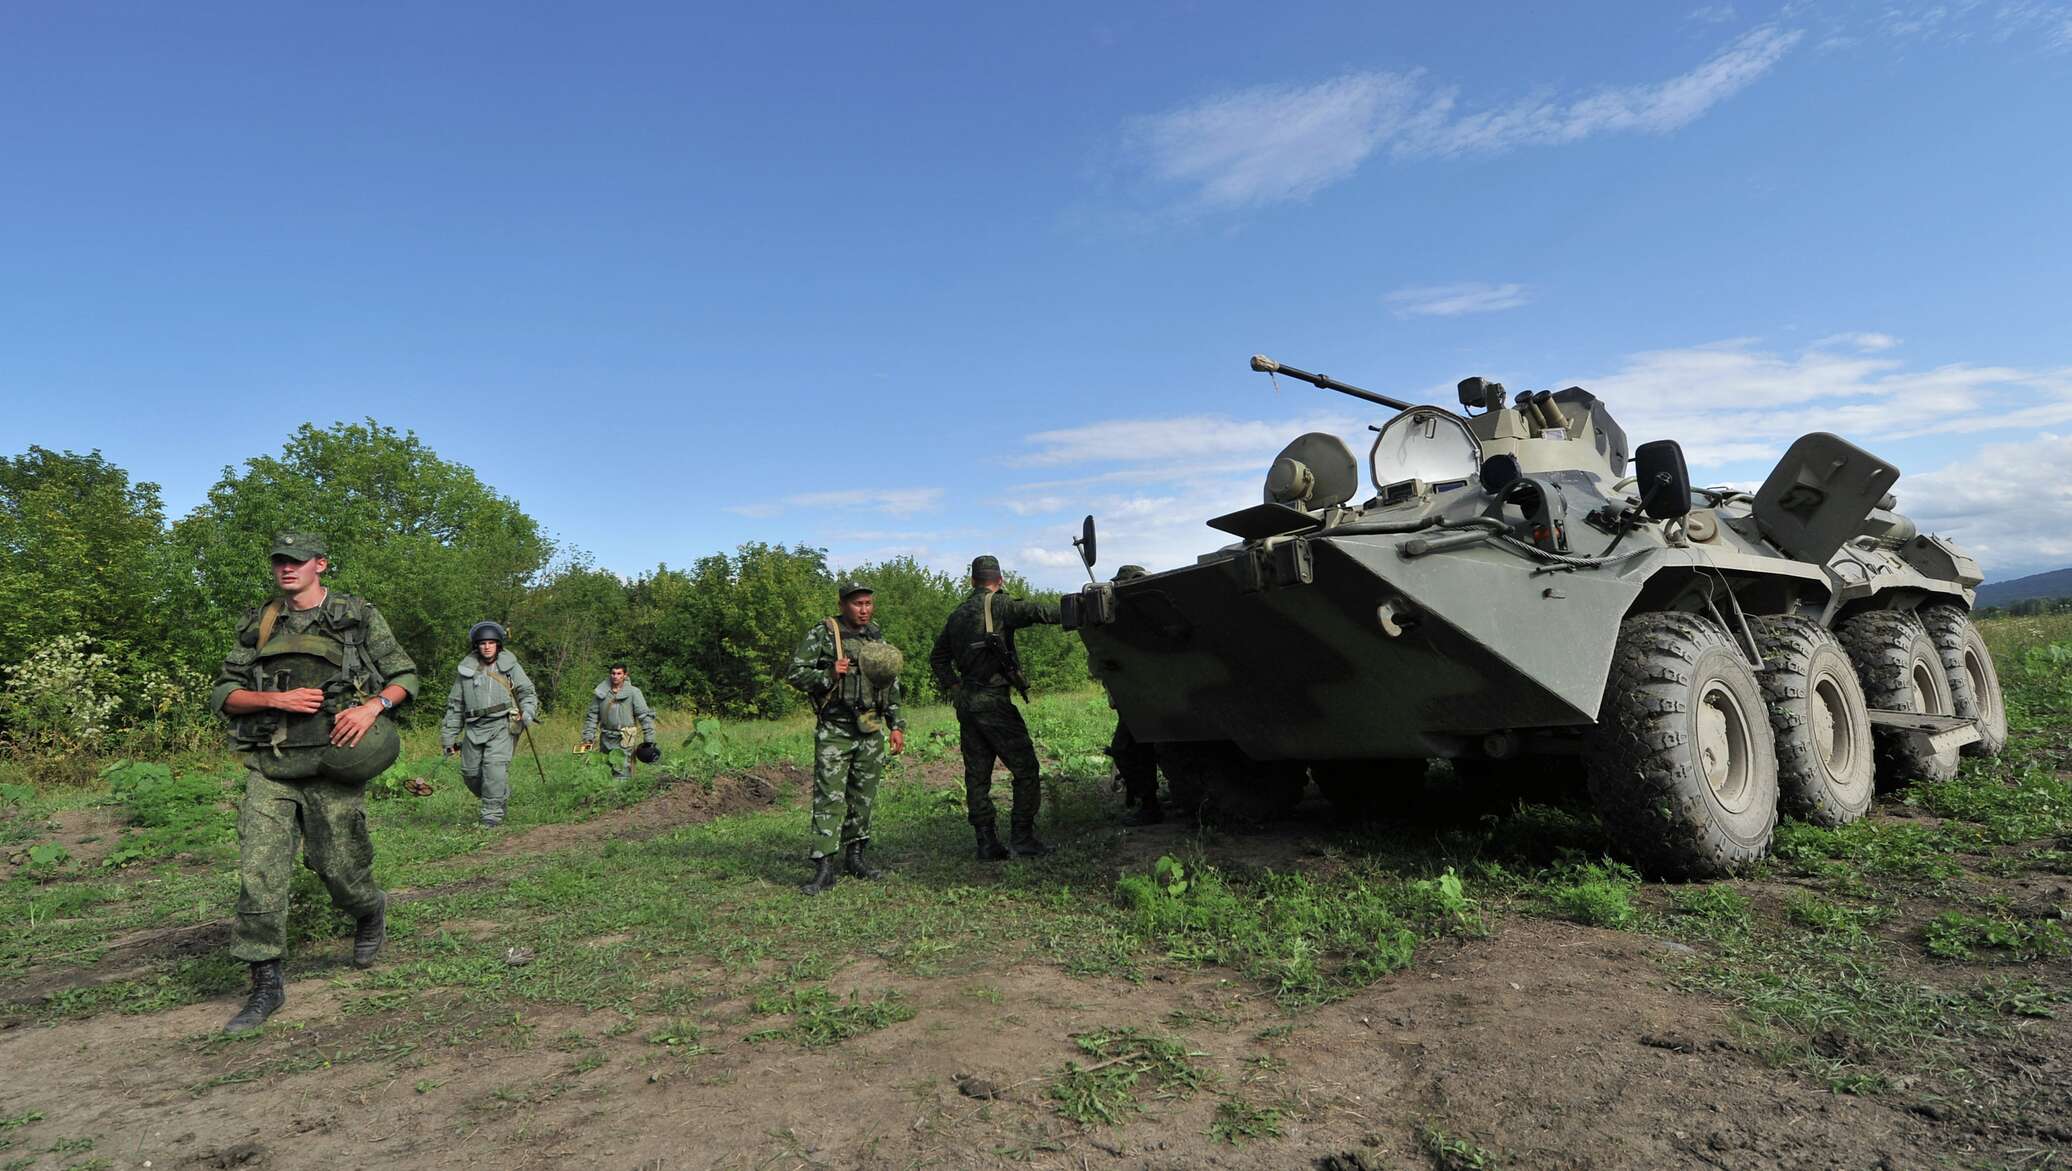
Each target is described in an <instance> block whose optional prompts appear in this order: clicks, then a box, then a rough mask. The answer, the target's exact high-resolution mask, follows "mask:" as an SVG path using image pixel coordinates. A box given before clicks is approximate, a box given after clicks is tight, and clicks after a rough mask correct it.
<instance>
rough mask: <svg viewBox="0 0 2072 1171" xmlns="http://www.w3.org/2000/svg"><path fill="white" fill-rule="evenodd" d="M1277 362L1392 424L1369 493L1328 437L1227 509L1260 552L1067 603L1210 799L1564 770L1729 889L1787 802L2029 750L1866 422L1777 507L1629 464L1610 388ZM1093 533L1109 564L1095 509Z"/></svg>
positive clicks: (1232, 548) (1788, 465) (1375, 802)
mask: <svg viewBox="0 0 2072 1171" xmlns="http://www.w3.org/2000/svg"><path fill="white" fill-rule="evenodd" d="M1252 368H1253V369H1254V370H1258V371H1261V372H1265V373H1269V374H1278V375H1285V376H1288V377H1292V378H1297V379H1301V380H1303V381H1306V382H1309V383H1312V384H1314V385H1316V386H1319V387H1323V388H1326V389H1329V390H1335V391H1339V392H1341V393H1344V394H1348V395H1351V396H1353V397H1355V398H1359V399H1362V400H1364V401H1367V402H1370V403H1373V404H1375V405H1377V406H1380V407H1384V408H1387V410H1388V411H1389V412H1390V417H1389V418H1387V420H1386V422H1383V423H1381V424H1380V425H1378V426H1374V427H1372V428H1371V430H1372V432H1373V441H1372V443H1371V445H1370V446H1369V449H1368V452H1367V461H1366V462H1367V468H1366V472H1367V477H1366V483H1365V484H1363V483H1362V481H1361V475H1360V471H1361V469H1360V467H1359V463H1358V461H1357V460H1356V459H1355V457H1354V455H1353V452H1352V450H1351V449H1350V448H1349V447H1348V446H1347V445H1346V444H1345V442H1344V441H1343V440H1341V439H1339V438H1338V437H1337V436H1334V435H1330V434H1325V433H1322V432H1314V433H1311V434H1307V435H1303V436H1301V437H1299V438H1297V439H1295V440H1294V442H1292V443H1290V444H1289V445H1288V446H1287V448H1286V449H1285V450H1283V451H1282V452H1281V454H1280V455H1279V457H1278V458H1276V459H1275V460H1274V461H1273V464H1272V466H1271V467H1270V468H1268V469H1267V473H1266V479H1265V484H1264V488H1263V493H1262V495H1263V499H1262V501H1261V502H1260V503H1259V504H1256V505H1253V506H1251V507H1249V508H1245V509H1241V510H1239V511H1237V512H1233V513H1229V514H1228V515H1225V516H1219V517H1216V518H1215V519H1213V520H1210V521H1209V522H1208V523H1209V525H1210V527H1212V528H1214V529H1217V530H1220V531H1221V532H1223V533H1225V534H1227V535H1228V536H1229V537H1231V538H1233V540H1232V541H1231V542H1230V543H1228V544H1225V545H1223V546H1222V547H1221V548H1218V549H1216V550H1215V551H1213V552H1210V553H1205V554H1203V555H1202V556H1201V557H1199V558H1198V559H1197V560H1196V561H1195V563H1194V564H1192V565H1183V566H1180V567H1177V568H1171V569H1165V570H1163V571H1160V572H1154V573H1150V574H1148V575H1145V576H1142V577H1135V578H1131V579H1129V580H1124V581H1114V582H1096V583H1093V584H1089V585H1087V586H1085V587H1083V588H1082V589H1081V590H1080V591H1079V592H1078V593H1077V594H1074V595H1068V596H1067V597H1066V599H1065V602H1066V606H1065V623H1066V625H1067V627H1068V628H1073V629H1076V630H1078V632H1079V634H1080V636H1081V637H1082V638H1083V639H1084V640H1085V643H1086V649H1087V655H1088V659H1089V662H1090V664H1091V666H1092V670H1093V672H1094V674H1095V676H1096V677H1097V678H1098V679H1099V680H1100V681H1101V682H1102V684H1103V685H1104V686H1105V687H1106V688H1107V690H1108V693H1109V696H1110V698H1111V700H1112V702H1113V703H1114V705H1115V708H1116V710H1117V712H1118V713H1119V715H1120V717H1121V718H1122V720H1123V721H1124V722H1125V723H1126V724H1127V725H1128V727H1129V729H1130V731H1131V732H1132V733H1133V734H1134V735H1135V736H1136V738H1137V739H1138V740H1139V741H1144V742H1148V743H1153V744H1156V745H1157V747H1158V752H1159V758H1160V763H1161V767H1162V768H1163V769H1164V771H1165V773H1166V775H1167V778H1168V782H1169V784H1170V785H1171V786H1172V787H1173V789H1174V790H1175V796H1176V797H1177V798H1179V799H1180V800H1181V801H1182V802H1183V803H1186V802H1189V801H1190V800H1191V799H1193V798H1196V797H1199V798H1200V799H1202V800H1203V801H1205V802H1206V808H1208V809H1209V810H1211V811H1214V812H1218V813H1220V814H1222V815H1224V816H1227V817H1233V818H1238V819H1256V818H1266V817H1272V816H1274V815H1276V814H1277V813H1280V812H1285V811H1286V810H1287V809H1288V808H1290V807H1291V806H1292V805H1293V804H1294V803H1295V802H1296V801H1297V800H1298V799H1299V798H1300V797H1301V796H1302V794H1303V791H1304V788H1305V786H1306V785H1307V784H1308V782H1309V781H1311V780H1314V781H1315V782H1316V784H1317V785H1318V787H1319V788H1320V789H1322V791H1323V792H1324V794H1325V795H1326V796H1327V797H1329V798H1330V799H1331V800H1332V802H1333V803H1334V804H1336V805H1337V806H1338V807H1339V808H1341V809H1342V810H1343V811H1344V812H1345V813H1346V814H1348V815H1350V816H1367V815H1371V814H1373V813H1376V812H1383V811H1386V810H1387V808H1388V807H1389V803H1390V802H1391V801H1392V800H1395V799H1400V798H1401V797H1403V796H1405V795H1406V794H1405V789H1406V786H1409V785H1412V784H1418V783H1421V782H1422V779H1423V777H1424V775H1425V770H1426V767H1427V765H1428V763H1429V762H1430V761H1432V760H1433V759H1436V758H1445V759H1448V760H1451V761H1452V762H1454V766H1455V768H1456V770H1457V771H1459V772H1460V773H1461V774H1463V775H1464V776H1474V775H1478V774H1484V773H1488V772H1490V771H1492V770H1494V769H1496V768H1499V767H1503V768H1508V769H1510V770H1511V771H1512V774H1513V776H1514V777H1515V776H1521V775H1522V776H1524V777H1526V778H1528V779H1530V778H1532V777H1536V776H1545V777H1549V778H1551V777H1554V776H1557V775H1559V774H1560V773H1561V771H1562V769H1561V768H1560V767H1554V766H1558V765H1561V764H1562V763H1564V762H1566V763H1567V765H1568V766H1569V767H1570V768H1571V769H1572V768H1573V767H1574V766H1575V765H1576V764H1580V765H1581V768H1582V771H1583V772H1584V773H1585V775H1586V777H1587V784H1588V787H1589V791H1590V794H1591V797H1592V800H1593V802H1594V803H1595V805H1596V806H1597V808H1598V809H1599V811H1600V813H1601V815H1602V818H1603V821H1604V824H1605V826H1606V827H1607V829H1608V831H1609V832H1610V834H1611V836H1612V838H1613V840H1614V842H1615V843H1616V844H1617V845H1618V847H1619V848H1620V849H1621V850H1622V851H1623V852H1624V853H1625V854H1626V855H1627V856H1629V857H1630V858H1632V859H1633V860H1634V861H1635V862H1637V863H1639V864H1640V865H1641V866H1643V867H1644V868H1646V869H1648V870H1650V871H1651V872H1653V873H1656V874H1661V875H1664V876H1670V877H1706V876H1712V875H1718V874H1722V873H1727V872H1730V871H1732V870H1734V869H1735V868H1737V867H1739V866H1741V865H1743V864H1745V863H1748V862H1750V861H1752V860H1754V859H1756V858H1760V857H1761V856H1763V854H1764V853H1765V852H1766V851H1767V850H1768V848H1769V844H1770V839H1771V834H1772V831H1773V830H1774V828H1775V826H1776V822H1777V815H1778V813H1779V811H1780V810H1782V811H1783V812H1785V813H1787V814H1790V815H1792V816H1795V817H1799V818H1802V819H1806V820H1810V821H1814V822H1817V823H1820V824H1823V825H1840V824H1843V823H1846V822H1849V821H1852V820H1854V819H1856V818H1858V817H1861V816H1862V815H1863V813H1864V811H1865V810H1866V809H1867V808H1868V807H1869V805H1870V802H1871V798H1872V796H1873V793H1874V791H1875V790H1876V789H1877V788H1878V787H1880V786H1893V785H1899V784H1903V783H1905V782H1906V781H1907V780H1909V779H1912V778H1917V777H1921V778H1932V779H1939V778H1945V777H1948V776H1950V775H1951V774H1952V773H1953V772H1954V771H1955V770H1956V768H1957V763H1958V757H1959V755H1960V753H1980V754H1990V753H1993V752H1997V751H1998V750H1999V748H2000V746H2001V744H2002V743H2003V742H2004V741H2005V738H2006V734H2007V718H2006V713H2005V710H2004V707H2003V705H2002V699H2001V692H2000V685H1999V681H1998V679H1997V677H1996V676H1995V674H1994V669H1993V660H1992V656H1991V655H1990V654H1989V653H1988V652H1987V650H1986V646H1985V643H1984V641H1983V640H1982V639H1981V638H1980V637H1979V634H1978V631H1977V630H1976V629H1975V628H1974V626H1973V625H1972V623H1971V621H1970V611H1971V604H1972V599H1973V596H1974V590H1975V588H1976V587H1977V586H1978V584H1979V581H1980V575H1979V570H1978V565H1977V563H1976V562H1975V561H1973V560H1972V558H1971V557H1969V556H1967V555H1966V554H1965V553H1964V552H1963V551H1962V550H1961V549H1959V548H1958V547H1957V546H1956V545H1954V544H1952V543H1951V542H1949V541H1947V540H1945V539H1943V538H1941V537H1938V536H1934V535H1930V534H1925V533H1921V532H1919V531H1918V529H1917V528H1916V526H1915V525H1914V523H1913V522H1912V521H1911V520H1909V519H1908V518H1907V517H1905V516H1903V515H1901V514H1899V513H1898V512H1895V511H1894V506H1895V502H1894V497H1893V495H1892V488H1893V485H1894V483H1895V482H1896V481H1897V480H1898V478H1899V471H1898V469H1897V468H1895V467H1894V466H1893V465H1891V464H1889V463H1887V462H1885V461H1883V460H1881V459H1879V458H1878V457H1876V456H1874V455H1872V454H1870V453H1869V452H1867V451H1864V450H1863V449H1861V448H1858V447H1856V446H1854V445H1852V444H1850V443H1848V442H1847V441H1845V440H1843V439H1841V438H1839V437H1837V436H1834V435H1830V434H1825V433H1816V434H1810V435H1806V436H1804V437H1802V438H1800V439H1799V440H1798V441H1797V442H1795V443H1793V444H1792V445H1791V446H1790V447H1789V448H1788V449H1787V450H1786V451H1785V452H1784V456H1783V458H1782V459H1781V460H1780V461H1779V462H1778V464H1777V466H1776V469H1775V470H1774V471H1772V472H1771V473H1770V475H1769V477H1768V479H1766V480H1765V481H1764V482H1763V484H1762V486H1761V487H1760V488H1758V489H1757V490H1756V491H1755V492H1753V493H1749V492H1745V491H1738V490H1735V489H1732V488H1704V487H1698V488H1694V487H1693V486H1692V484H1691V483H1690V476H1689V473H1688V472H1687V470H1686V468H1685V464H1684V458H1683V453H1682V450H1681V449H1680V448H1679V447H1678V445H1677V443H1676V441H1675V440H1671V439H1658V440H1655V441H1653V442H1649V443H1642V444H1640V445H1638V446H1637V447H1634V448H1631V449H1630V450H1629V448H1628V446H1627V438H1626V433H1625V432H1624V430H1622V429H1621V428H1620V426H1619V424H1618V423H1617V422H1616V421H1615V420H1614V419H1613V417H1612V413H1611V411H1610V409H1609V408H1608V407H1607V405H1606V404H1605V403H1604V402H1602V401H1600V400H1599V399H1598V398H1597V397H1596V396H1595V395H1592V394H1591V393H1590V392H1588V391H1587V390H1584V389H1583V388H1581V387H1569V388H1568V389H1566V390H1558V391H1551V392H1549V391H1539V392H1529V393H1522V394H1519V395H1517V396H1515V397H1511V396H1510V395H1508V394H1507V392H1506V391H1505V389H1504V388H1503V386H1502V385H1501V384H1498V383H1493V382H1489V381H1487V380H1485V379H1481V378H1470V379H1467V380H1465V381H1463V382H1461V383H1460V386H1459V398H1460V403H1459V407H1460V409H1459V410H1458V411H1456V410H1453V409H1449V408H1446V407H1441V406H1435V405H1428V404H1418V403H1410V402H1405V401H1402V400H1399V399H1394V398H1390V397H1388V396H1386V395H1380V394H1375V393H1372V392H1370V391H1366V390H1362V389H1360V388H1359V387H1356V386H1350V385H1348V384H1346V383H1342V382H1339V381H1337V380H1336V379H1332V378H1329V377H1326V376H1323V375H1318V374H1311V373H1309V372H1307V371H1303V370H1298V369H1295V368H1293V367H1290V366H1284V365H1281V364H1280V363H1278V362H1275V361H1273V360H1272V359H1270V358H1266V357H1263V356H1261V357H1255V358H1253V359H1252ZM1361 496H1365V497H1366V499H1364V500H1359V501H1356V498H1357V497H1361ZM1077 543H1079V544H1080V545H1081V555H1082V557H1083V558H1084V559H1085V560H1086V562H1087V565H1088V568H1089V571H1091V569H1092V567H1093V564H1094V551H1095V535H1094V521H1093V518H1092V517H1089V518H1087V522H1086V528H1085V533H1084V536H1083V538H1082V541H1081V542H1077ZM1089 576H1092V574H1091V572H1090V573H1089Z"/></svg>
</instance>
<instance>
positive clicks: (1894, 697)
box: [1840, 610, 1957, 789]
mask: <svg viewBox="0 0 2072 1171" xmlns="http://www.w3.org/2000/svg"><path fill="white" fill-rule="evenodd" d="M1840 634H1841V636H1842V645H1843V646H1845V647H1847V648H1849V658H1850V661H1852V662H1854V663H1855V664H1856V678H1857V679H1858V680H1859V681H1861V682H1862V684H1863V698H1864V702H1866V703H1868V704H1869V705H1870V706H1871V707H1873V708H1878V709H1881V710H1884V711H1896V712H1919V713H1921V714H1923V715H1939V716H1948V715H1955V714H1956V710H1957V709H1956V704H1955V703H1954V702H1953V701H1952V700H1951V698H1950V676H1949V672H1947V671H1945V670H1944V669H1943V661H1942V652H1940V651H1938V650H1937V649H1936V647H1935V640H1934V639H1932V638H1930V637H1928V629H1927V627H1924V626H1922V625H1921V622H1920V619H1918V618H1915V617H1914V616H1913V615H1912V614H1908V613H1905V612H1904V611H1900V610H1872V611H1869V612H1868V613H1863V614H1858V615H1857V616H1856V617H1854V618H1851V619H1850V620H1849V621H1847V622H1844V623H1843V624H1842V629H1841V631H1840ZM1871 733H1872V735H1871V739H1872V742H1873V743H1874V744H1875V745H1876V746H1877V760H1878V784H1879V786H1880V787H1882V788H1886V789H1894V788H1898V787H1899V786H1901V785H1904V784H1906V783H1907V782H1908V781H1912V780H1923V781H1946V780H1948V779H1950V778H1951V777H1954V776H1956V775H1957V750H1956V749H1954V748H1952V749H1949V750H1947V751H1944V752H1929V751H1927V750H1926V749H1925V748H1923V747H1922V745H1921V742H1920V740H1919V738H1917V737H1915V736H1912V735H1909V734H1908V733H1907V732H1905V731H1904V730H1902V729H1899V728H1876V727H1874V728H1872V729H1871Z"/></svg>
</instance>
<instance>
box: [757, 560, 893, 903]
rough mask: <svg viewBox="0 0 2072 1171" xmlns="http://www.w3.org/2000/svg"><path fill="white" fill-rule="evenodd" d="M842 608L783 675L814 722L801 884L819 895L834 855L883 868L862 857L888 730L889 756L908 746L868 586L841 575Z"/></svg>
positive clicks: (869, 873)
mask: <svg viewBox="0 0 2072 1171" xmlns="http://www.w3.org/2000/svg"><path fill="white" fill-rule="evenodd" d="M836 592H837V593H838V594H839V595H840V602H841V611H842V612H841V614H840V616H838V617H834V618H829V619H826V620H825V621H823V622H821V623H820V624H819V625H817V626H815V627H814V628H813V629H812V630H810V631H808V632H807V633H806V637H805V638H803V639H801V640H800V641H799V645H798V649H796V650H794V651H792V653H791V665H790V666H789V667H787V668H786V669H785V672H784V678H785V681H786V682H788V683H790V684H791V685H792V686H793V687H796V688H798V689H799V690H800V691H803V692H805V693H806V695H807V697H808V698H810V699H811V700H812V701H813V706H814V709H815V711H816V713H817V714H818V716H819V718H818V719H817V720H816V721H815V722H814V725H813V844H812V846H811V848H810V849H809V850H808V851H807V858H808V859H809V860H810V861H811V862H812V863H813V877H812V879H811V880H809V881H808V882H807V883H806V884H805V885H804V886H802V887H800V888H799V889H800V890H803V891H805V892H806V893H807V894H809V895H817V894H819V893H820V892H822V891H824V890H826V889H828V888H829V887H831V886H833V885H834V884H835V855H836V854H837V853H840V854H841V855H842V868H843V869H845V870H847V871H848V872H849V874H850V875H851V876H852V877H855V878H878V877H881V876H882V872H881V871H879V870H878V869H877V868H876V867H874V866H872V865H870V864H869V863H868V862H865V861H864V859H863V849H864V844H865V843H866V842H868V841H870V836H871V810H872V807H873V806H874V805H876V803H877V799H878V782H879V781H880V779H881V778H882V777H883V776H884V774H885V755H886V753H885V741H886V731H887V729H890V732H891V741H892V752H893V754H894V755H897V754H898V753H901V752H904V751H905V750H906V717H905V716H904V715H902V714H901V713H900V710H899V668H900V655H899V651H898V650H897V648H895V647H893V646H892V644H890V643H888V642H886V641H885V636H884V634H883V633H882V632H880V631H879V630H878V625H877V623H875V622H872V621H871V615H872V614H873V613H874V612H875V611H876V609H877V601H876V599H875V597H874V596H873V595H872V593H871V588H870V586H868V585H866V584H864V583H863V582H860V581H846V582H843V583H842V584H841V586H840V587H839V589H838V590H837V591H836Z"/></svg>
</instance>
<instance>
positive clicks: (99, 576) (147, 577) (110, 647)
mask: <svg viewBox="0 0 2072 1171" xmlns="http://www.w3.org/2000/svg"><path fill="white" fill-rule="evenodd" d="M171 566H172V561H171V560H170V559H169V557H168V555H167V549H166V545H165V510H164V506H163V505H161V504H160V503H159V498H158V485H156V484H148V483H138V484H132V483H131V482H130V478H129V473H127V472H125V471H123V470H122V469H121V468H119V467H116V466H115V465H114V464H111V463H109V462H108V461H107V460H105V459H103V458H102V457H101V453H100V452H98V451H96V452H92V453H91V454H88V455H77V454H74V453H73V452H69V451H64V452H57V451H50V450H47V449H45V448H41V447H31V448H29V450H28V451H27V452H25V453H24V454H22V455H20V456H16V457H13V458H0V664H8V663H20V662H22V661H24V660H25V659H27V658H28V657H29V655H30V653H31V652H33V651H35V650H37V649H38V648H40V647H43V646H46V645H49V644H50V643H51V642H52V641H53V640H55V639H57V638H59V637H61V636H65V635H72V634H78V635H81V636H83V637H84V638H85V639H86V642H85V644H84V647H85V649H86V650H88V651H98V652H100V653H104V654H108V655H110V657H111V658H113V659H115V660H117V661H119V662H127V661H128V659H129V657H130V656H131V655H132V654H136V653H143V654H144V655H145V656H146V658H147V659H148V660H149V661H151V662H153V663H154V664H155V663H158V662H162V661H164V660H163V656H162V655H160V653H159V650H160V645H161V643H162V639H163V635H164V633H165V631H166V626H167V624H166V619H165V613H164V611H165V599H166V594H167V592H168V589H169V585H170V582H171V579H172V572H171Z"/></svg>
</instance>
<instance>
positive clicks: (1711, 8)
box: [1684, 4, 1734, 24]
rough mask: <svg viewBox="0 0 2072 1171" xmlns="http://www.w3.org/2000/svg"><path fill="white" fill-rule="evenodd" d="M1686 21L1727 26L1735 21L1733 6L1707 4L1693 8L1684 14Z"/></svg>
mask: <svg viewBox="0 0 2072 1171" xmlns="http://www.w3.org/2000/svg"><path fill="white" fill-rule="evenodd" d="M1684 19H1685V20H1687V21H1690V22H1691V23H1693V24H1725V23H1726V22H1728V21H1730V20H1732V19H1734V6H1733V5H1732V4H1707V5H1704V6H1702V7H1698V8H1693V9H1691V10H1690V11H1689V12H1687V13H1685V14H1684Z"/></svg>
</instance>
